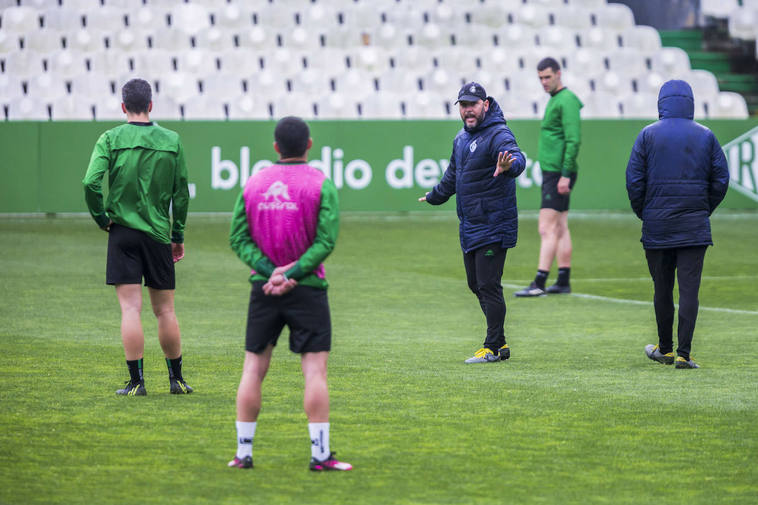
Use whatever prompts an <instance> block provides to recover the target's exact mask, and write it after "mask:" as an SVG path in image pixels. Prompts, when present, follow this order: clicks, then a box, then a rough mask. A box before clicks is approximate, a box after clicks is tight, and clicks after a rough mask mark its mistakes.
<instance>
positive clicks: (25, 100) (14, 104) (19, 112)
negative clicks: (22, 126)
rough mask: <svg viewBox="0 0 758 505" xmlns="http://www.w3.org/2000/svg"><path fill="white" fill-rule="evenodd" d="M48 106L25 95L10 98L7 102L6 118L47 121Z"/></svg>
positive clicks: (48, 115)
mask: <svg viewBox="0 0 758 505" xmlns="http://www.w3.org/2000/svg"><path fill="white" fill-rule="evenodd" d="M48 106H49V104H47V103H44V102H42V101H39V100H34V99H32V98H29V97H27V96H23V97H19V98H15V99H12V100H10V101H9V102H8V120H9V121H20V120H36V121H47V120H49V119H50V112H49V109H48Z"/></svg>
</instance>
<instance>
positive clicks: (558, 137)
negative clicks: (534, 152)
mask: <svg viewBox="0 0 758 505" xmlns="http://www.w3.org/2000/svg"><path fill="white" fill-rule="evenodd" d="M582 107H583V104H582V102H581V101H580V100H579V98H577V96H576V95H575V94H574V93H572V92H571V91H570V90H569V89H568V88H561V90H560V91H558V92H557V93H556V94H554V95H553V96H551V97H550V100H549V101H548V102H547V107H545V116H544V117H543V119H542V124H541V125H540V141H539V156H538V159H539V162H540V169H541V170H544V171H547V172H560V173H561V175H563V176H565V177H568V176H570V175H571V174H572V173H573V172H576V171H577V170H578V168H579V167H578V166H577V164H576V156H577V154H579V144H580V143H581V131H580V124H579V110H580V109H581V108H582Z"/></svg>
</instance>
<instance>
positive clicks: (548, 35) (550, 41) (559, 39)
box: [539, 26, 578, 51]
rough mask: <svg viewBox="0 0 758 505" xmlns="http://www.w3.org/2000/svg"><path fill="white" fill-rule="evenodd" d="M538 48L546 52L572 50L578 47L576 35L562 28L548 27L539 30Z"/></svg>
mask: <svg viewBox="0 0 758 505" xmlns="http://www.w3.org/2000/svg"><path fill="white" fill-rule="evenodd" d="M539 41H540V47H542V48H546V49H547V50H551V51H552V50H562V51H566V50H567V49H572V48H575V47H577V46H578V44H577V36H576V33H575V32H573V31H572V30H570V29H569V28H565V27H562V26H548V27H545V28H543V29H542V30H540V33H539Z"/></svg>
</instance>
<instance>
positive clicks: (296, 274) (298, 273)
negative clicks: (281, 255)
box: [284, 261, 305, 281]
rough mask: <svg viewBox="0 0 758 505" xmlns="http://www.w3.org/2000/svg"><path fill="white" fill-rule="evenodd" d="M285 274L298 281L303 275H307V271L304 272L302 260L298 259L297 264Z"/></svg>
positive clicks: (288, 277)
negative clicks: (301, 265)
mask: <svg viewBox="0 0 758 505" xmlns="http://www.w3.org/2000/svg"><path fill="white" fill-rule="evenodd" d="M284 276H285V277H286V278H287V279H295V280H296V281H299V280H300V279H302V278H303V277H305V272H303V269H302V268H300V262H299V261H298V262H297V263H295V266H294V267H292V268H290V269H289V270H287V271H286V272H284Z"/></svg>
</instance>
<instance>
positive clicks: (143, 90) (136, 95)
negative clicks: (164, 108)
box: [121, 79, 153, 114]
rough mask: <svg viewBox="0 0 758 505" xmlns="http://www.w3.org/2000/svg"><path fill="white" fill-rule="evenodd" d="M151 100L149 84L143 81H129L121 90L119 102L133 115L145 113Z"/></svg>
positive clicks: (151, 94)
mask: <svg viewBox="0 0 758 505" xmlns="http://www.w3.org/2000/svg"><path fill="white" fill-rule="evenodd" d="M152 99H153V92H152V90H151V89H150V83H148V82H147V81H146V80H144V79H131V80H130V81H129V82H127V83H126V84H124V87H123V88H121V101H122V102H124V107H126V110H127V111H128V112H131V113H133V114H139V113H142V112H147V109H148V106H149V105H150V102H151V101H152Z"/></svg>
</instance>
